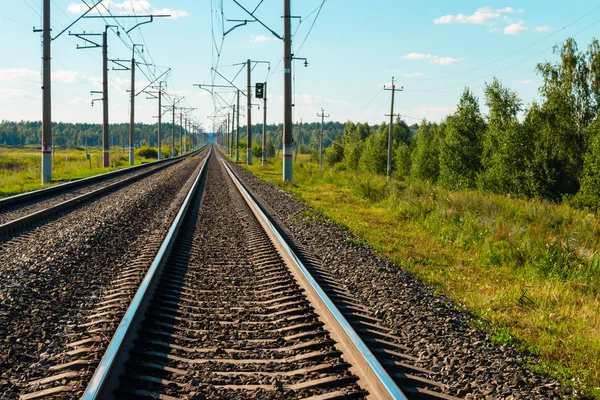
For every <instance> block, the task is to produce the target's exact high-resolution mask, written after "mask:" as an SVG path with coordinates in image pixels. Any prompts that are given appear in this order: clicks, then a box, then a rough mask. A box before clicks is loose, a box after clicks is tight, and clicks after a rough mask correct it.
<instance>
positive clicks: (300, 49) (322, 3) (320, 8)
mask: <svg viewBox="0 0 600 400" xmlns="http://www.w3.org/2000/svg"><path fill="white" fill-rule="evenodd" d="M325 3H327V0H323V1H322V2H321V5H320V6H319V11H317V16H316V17H315V19H314V20H313V23H312V25H311V26H310V29H309V30H308V33H307V34H306V37H305V38H304V40H303V41H302V44H301V45H300V47H299V48H298V54H299V53H300V51H302V47H304V43H306V40H307V39H308V37H309V36H310V33H311V32H312V30H313V28H314V27H315V23H316V22H317V19H319V15H321V10H323V6H324V5H325Z"/></svg>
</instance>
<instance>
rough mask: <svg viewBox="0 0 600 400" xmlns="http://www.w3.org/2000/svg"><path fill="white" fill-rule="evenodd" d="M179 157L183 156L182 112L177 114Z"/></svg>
mask: <svg viewBox="0 0 600 400" xmlns="http://www.w3.org/2000/svg"><path fill="white" fill-rule="evenodd" d="M179 155H180V156H182V155H183V111H180V112H179Z"/></svg>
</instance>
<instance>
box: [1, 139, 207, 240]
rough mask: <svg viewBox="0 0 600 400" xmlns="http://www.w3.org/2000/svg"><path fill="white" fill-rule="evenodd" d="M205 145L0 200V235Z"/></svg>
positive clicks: (151, 171)
mask: <svg viewBox="0 0 600 400" xmlns="http://www.w3.org/2000/svg"><path fill="white" fill-rule="evenodd" d="M203 150H204V148H202V149H199V150H197V151H194V152H191V153H188V154H186V155H183V156H181V157H177V158H174V159H166V160H162V161H157V162H154V163H149V164H142V165H138V166H135V167H132V168H126V169H120V170H116V171H112V172H108V173H105V174H101V175H96V176H92V177H89V178H84V179H78V180H74V181H72V182H67V183H63V184H59V185H56V186H51V187H48V188H44V189H40V190H36V191H32V192H27V193H23V194H19V195H16V196H11V197H7V198H5V199H1V200H0V236H2V235H7V234H10V233H13V232H15V231H18V230H19V229H22V228H23V227H25V226H28V225H31V224H34V223H36V222H37V221H40V220H43V219H45V218H47V217H49V216H51V215H54V214H57V213H59V212H62V211H65V210H68V209H71V208H73V207H76V206H77V205H79V204H81V203H83V202H85V201H88V200H90V199H93V198H98V197H100V196H102V195H104V194H106V193H109V192H111V191H113V190H117V189H119V188H121V187H124V186H126V185H129V184H132V183H134V182H137V181H139V180H140V179H142V178H144V177H147V176H149V175H152V174H154V173H156V172H159V171H162V170H163V169H165V168H167V167H169V166H172V165H174V164H177V163H179V162H181V161H182V160H184V159H187V158H189V157H193V156H195V155H198V154H199V153H201V152H202V151H203Z"/></svg>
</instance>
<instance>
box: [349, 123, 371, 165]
mask: <svg viewBox="0 0 600 400" xmlns="http://www.w3.org/2000/svg"><path fill="white" fill-rule="evenodd" d="M365 125H367V127H369V126H368V124H365ZM364 131H365V129H364V128H363V125H362V124H358V125H355V124H354V123H352V122H348V123H346V127H345V128H344V135H343V148H344V160H343V165H344V167H345V168H346V169H347V170H349V171H356V170H358V164H359V161H360V157H361V155H362V153H363V150H364V147H365V143H364V140H365V139H366V138H367V137H368V136H369V134H368V133H367V134H366V135H365V136H364V137H363V133H364ZM369 131H370V128H369V130H368V131H367V132H369Z"/></svg>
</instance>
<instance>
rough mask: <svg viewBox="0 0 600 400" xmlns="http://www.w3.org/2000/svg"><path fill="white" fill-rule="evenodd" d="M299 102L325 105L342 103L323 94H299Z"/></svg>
mask: <svg viewBox="0 0 600 400" xmlns="http://www.w3.org/2000/svg"><path fill="white" fill-rule="evenodd" d="M297 102H298V103H302V104H307V105H323V104H341V103H342V102H339V101H337V100H333V99H329V98H326V97H323V96H317V95H314V94H310V93H307V94H302V95H300V96H299V101H297Z"/></svg>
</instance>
